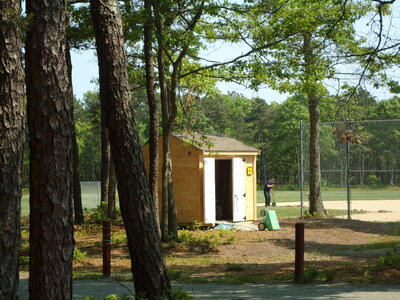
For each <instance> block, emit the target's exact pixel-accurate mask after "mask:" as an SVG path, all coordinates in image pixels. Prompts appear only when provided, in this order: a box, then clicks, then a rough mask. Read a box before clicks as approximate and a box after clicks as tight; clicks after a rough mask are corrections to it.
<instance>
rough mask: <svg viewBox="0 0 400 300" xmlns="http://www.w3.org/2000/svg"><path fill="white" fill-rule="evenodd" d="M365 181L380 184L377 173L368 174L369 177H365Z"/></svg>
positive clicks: (370, 183) (369, 183)
mask: <svg viewBox="0 0 400 300" xmlns="http://www.w3.org/2000/svg"><path fill="white" fill-rule="evenodd" d="M365 183H366V184H368V185H378V183H379V178H378V176H376V175H368V177H367V178H365Z"/></svg>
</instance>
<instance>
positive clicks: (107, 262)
mask: <svg viewBox="0 0 400 300" xmlns="http://www.w3.org/2000/svg"><path fill="white" fill-rule="evenodd" d="M103 276H105V277H110V276H111V222H110V221H103Z"/></svg>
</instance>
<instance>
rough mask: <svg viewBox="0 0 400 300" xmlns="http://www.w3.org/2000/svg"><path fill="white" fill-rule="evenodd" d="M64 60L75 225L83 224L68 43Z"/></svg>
mask: <svg viewBox="0 0 400 300" xmlns="http://www.w3.org/2000/svg"><path fill="white" fill-rule="evenodd" d="M66 60H67V66H68V78H69V82H70V83H71V87H70V101H71V107H72V110H71V119H72V124H71V132H72V157H73V164H72V166H73V177H72V195H73V199H74V201H73V203H74V216H75V218H74V219H75V224H83V223H84V217H83V208H82V193H81V180H80V176H79V153H78V144H77V142H76V130H75V118H74V93H73V88H72V61H71V51H70V47H69V42H68V41H67V45H66Z"/></svg>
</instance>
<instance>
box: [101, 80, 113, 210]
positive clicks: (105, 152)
mask: <svg viewBox="0 0 400 300" xmlns="http://www.w3.org/2000/svg"><path fill="white" fill-rule="evenodd" d="M100 85H101V83H100ZM106 101H107V100H106V99H105V95H104V92H103V93H102V88H101V87H100V107H101V122H100V127H101V129H100V130H101V189H100V201H101V203H102V204H103V203H108V195H109V185H110V160H111V149H110V140H109V136H108V130H107V126H106V108H105V105H106V104H105V102H106Z"/></svg>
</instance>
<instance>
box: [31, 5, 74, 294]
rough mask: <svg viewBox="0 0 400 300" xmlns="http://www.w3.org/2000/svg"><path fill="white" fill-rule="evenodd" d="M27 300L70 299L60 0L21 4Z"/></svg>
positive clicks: (67, 102)
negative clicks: (26, 18) (25, 21)
mask: <svg viewBox="0 0 400 300" xmlns="http://www.w3.org/2000/svg"><path fill="white" fill-rule="evenodd" d="M26 4H27V5H26V7H27V14H28V15H30V16H32V23H31V24H30V27H29V29H30V30H29V32H28V34H27V43H26V71H27V80H26V86H27V98H28V125H29V137H30V142H29V146H30V236H29V242H30V252H29V253H30V262H29V272H30V277H29V296H30V299H72V256H73V220H72V192H71V191H72V186H71V185H72V175H73V174H72V173H73V171H72V161H73V156H72V130H71V124H72V116H71V112H72V107H71V99H70V98H71V91H70V87H71V83H70V82H69V78H68V70H67V63H66V26H67V23H68V16H67V11H66V7H65V2H64V1H61V0H53V1H44V0H28V1H26Z"/></svg>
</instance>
